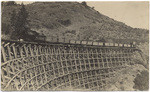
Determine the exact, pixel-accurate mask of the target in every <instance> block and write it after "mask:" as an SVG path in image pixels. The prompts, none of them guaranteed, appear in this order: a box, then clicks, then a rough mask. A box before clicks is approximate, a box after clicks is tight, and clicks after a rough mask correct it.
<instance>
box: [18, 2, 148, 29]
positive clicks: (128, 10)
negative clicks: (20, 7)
mask: <svg viewBox="0 0 150 92" xmlns="http://www.w3.org/2000/svg"><path fill="white" fill-rule="evenodd" d="M18 3H21V2H18ZM28 3H31V2H24V4H28ZM87 4H88V5H89V6H91V7H94V8H95V9H96V10H97V11H99V12H100V13H102V14H104V15H106V16H108V17H110V18H113V19H115V20H118V21H121V22H124V23H125V24H127V25H129V26H131V27H134V28H144V29H149V3H148V1H147V2H141V1H134V2H131V1H125V2H118V1H116V2H115V1H114V2H112V1H111V2H110V1H105V2H104V1H103V2H102V1H94V2H93V1H89V2H88V1H87Z"/></svg>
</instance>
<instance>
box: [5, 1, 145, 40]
mask: <svg viewBox="0 0 150 92" xmlns="http://www.w3.org/2000/svg"><path fill="white" fill-rule="evenodd" d="M20 7H21V6H20V5H6V4H2V23H4V24H7V25H9V24H10V16H11V13H12V11H13V10H15V11H18V10H19V8H20ZM25 7H26V9H27V11H28V13H29V18H28V19H29V24H30V28H31V29H32V30H35V31H37V32H39V33H41V32H42V33H44V35H46V36H47V40H48V41H51V39H52V38H57V37H59V39H60V40H62V39H63V38H65V39H74V40H93V41H98V40H101V39H103V38H104V39H108V40H109V39H111V40H112V39H113V41H116V39H122V40H129V39H130V40H135V41H140V42H143V41H144V42H145V41H148V30H146V29H138V28H132V27H130V26H127V25H126V24H124V23H122V22H119V21H116V20H114V19H111V18H109V17H107V16H105V15H103V14H101V13H99V12H98V11H96V10H95V9H94V8H92V7H89V6H87V5H86V4H83V3H78V2H35V3H32V4H28V5H26V6H25Z"/></svg>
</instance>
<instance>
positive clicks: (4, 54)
mask: <svg viewBox="0 0 150 92" xmlns="http://www.w3.org/2000/svg"><path fill="white" fill-rule="evenodd" d="M1 50H2V56H3V59H4V62H6V61H7V59H6V53H5V49H4V47H3V46H1Z"/></svg>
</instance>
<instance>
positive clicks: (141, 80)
mask: <svg viewBox="0 0 150 92" xmlns="http://www.w3.org/2000/svg"><path fill="white" fill-rule="evenodd" d="M115 73H116V74H115V77H113V78H111V79H109V81H108V85H107V86H106V88H105V90H107V91H137V90H148V69H146V68H145V67H144V66H143V65H141V64H135V65H130V66H127V67H126V68H124V69H121V70H118V71H116V72H115ZM143 86H144V87H143Z"/></svg>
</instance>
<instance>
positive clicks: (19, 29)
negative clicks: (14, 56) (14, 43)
mask: <svg viewBox="0 0 150 92" xmlns="http://www.w3.org/2000/svg"><path fill="white" fill-rule="evenodd" d="M21 6H22V7H21V9H20V11H19V12H18V14H17V15H16V14H15V12H13V13H12V17H11V26H12V27H13V29H14V32H13V34H12V38H14V39H24V40H25V39H26V36H27V35H28V33H27V31H28V30H30V29H29V28H28V20H27V18H28V12H27V11H26V9H25V6H24V4H21Z"/></svg>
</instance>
